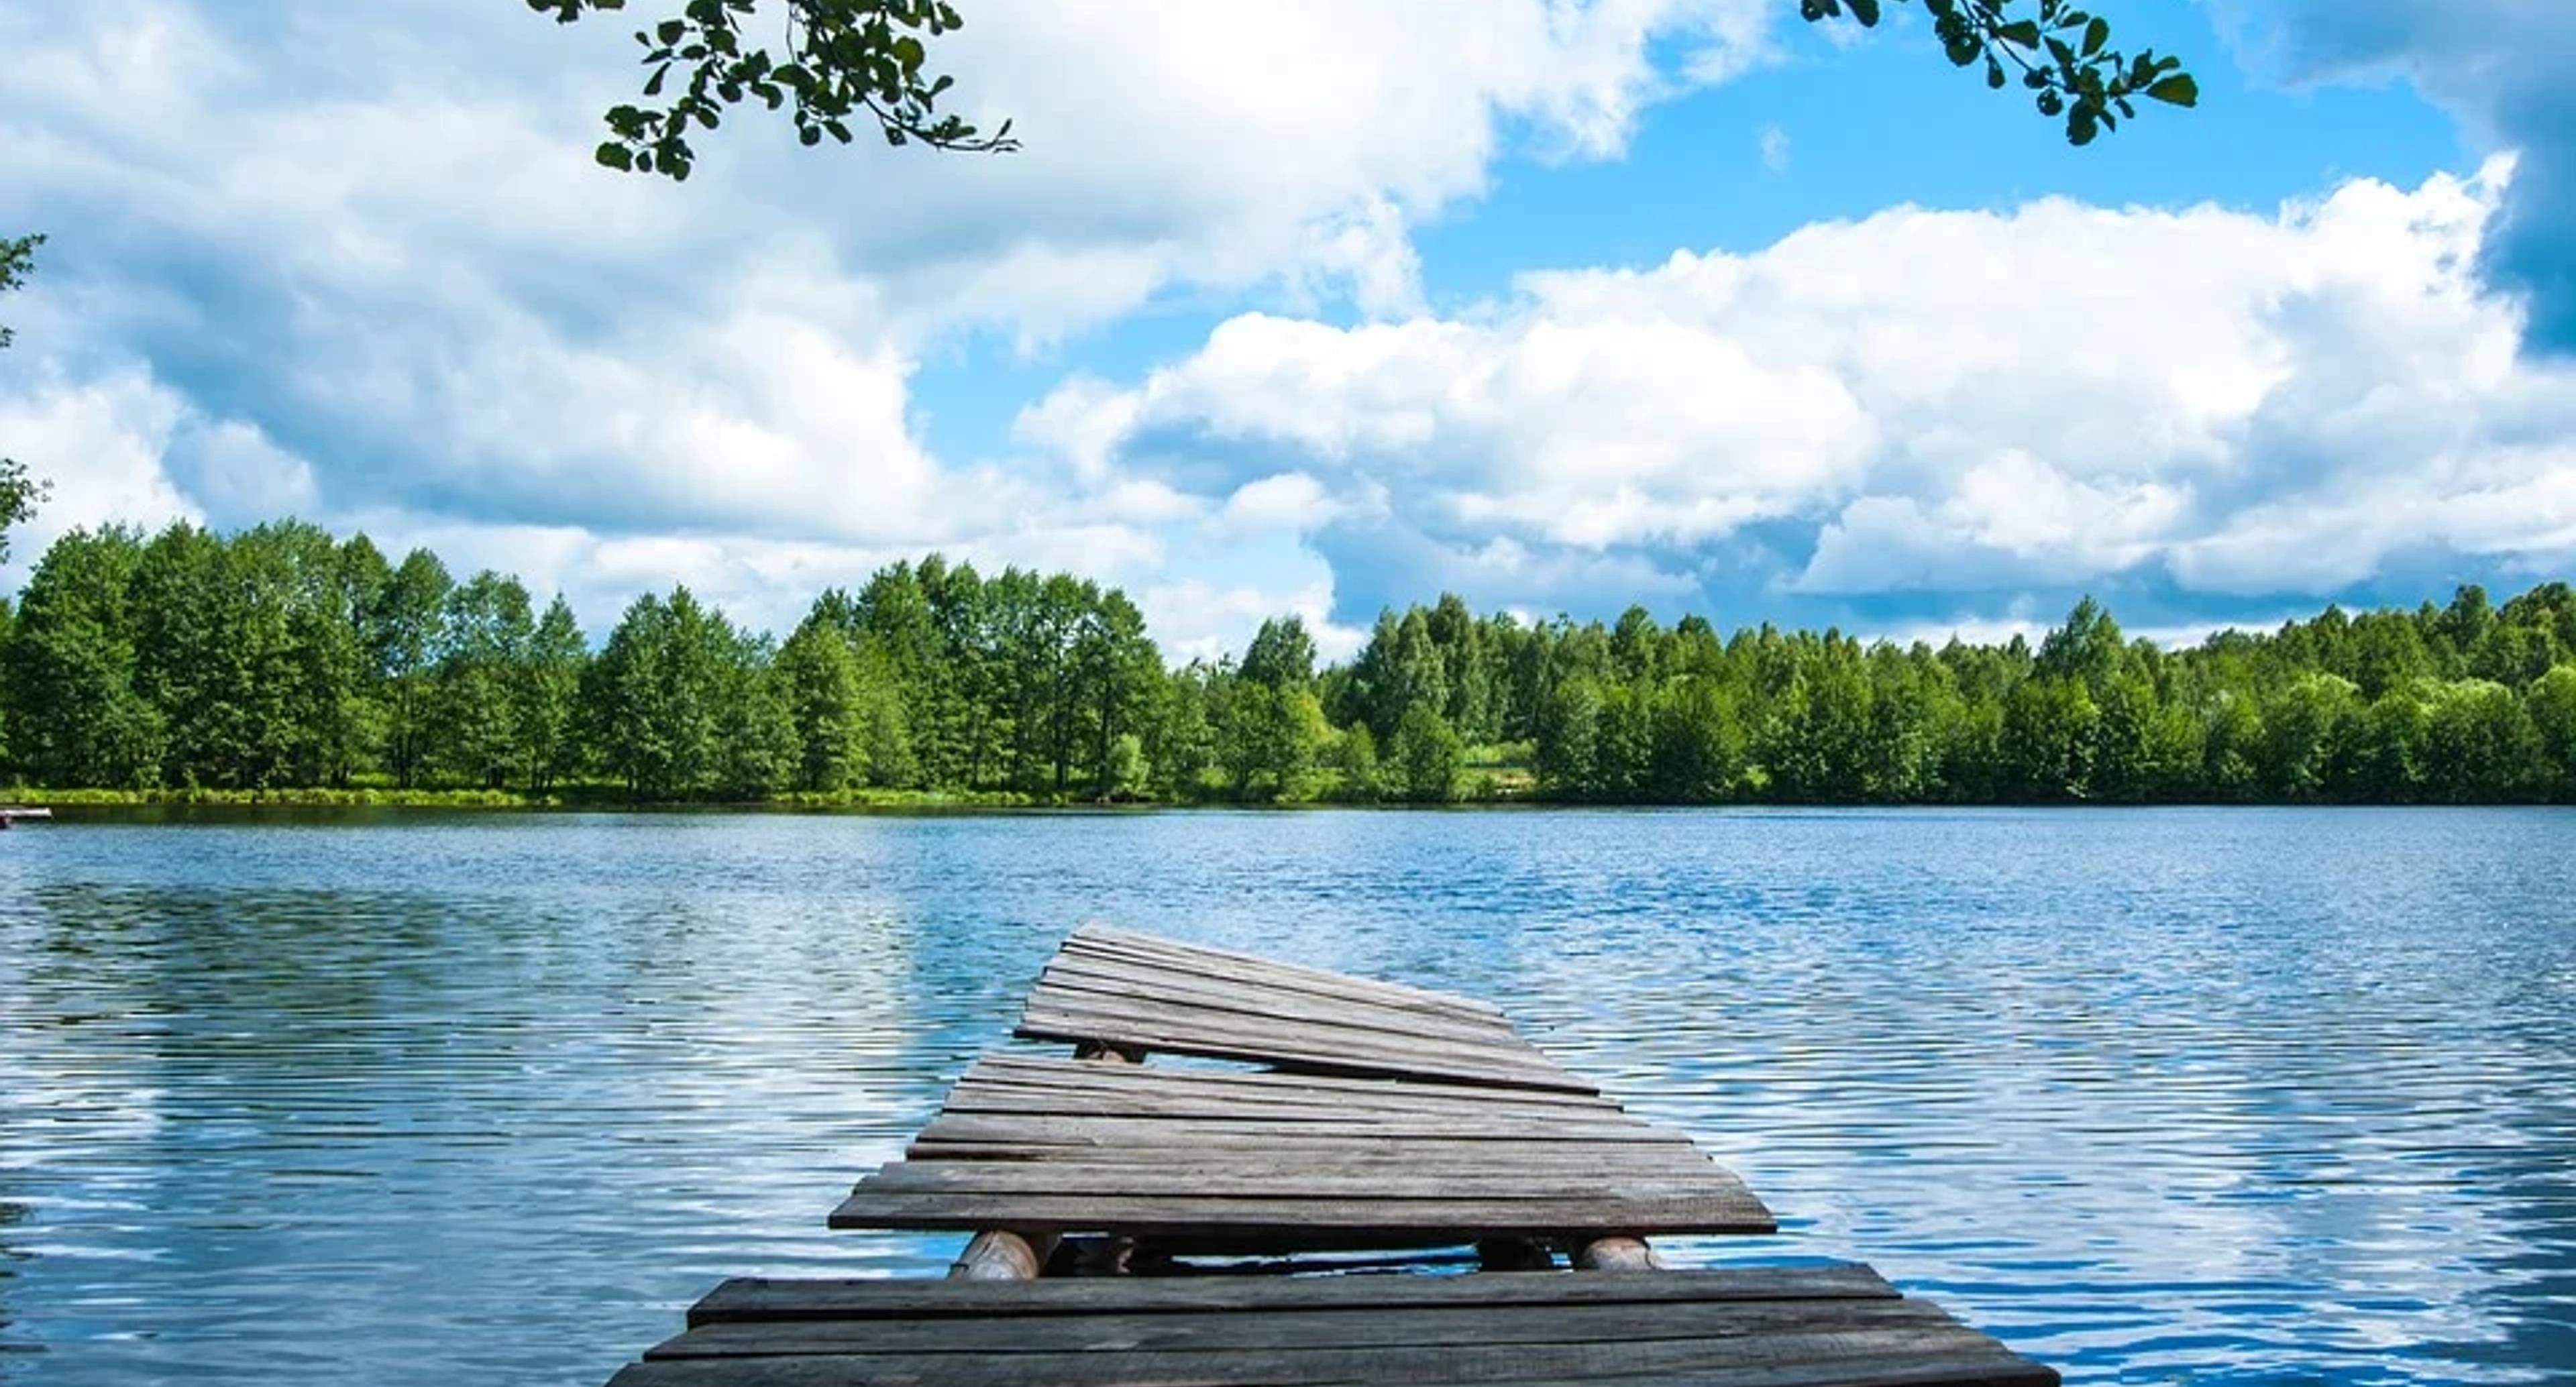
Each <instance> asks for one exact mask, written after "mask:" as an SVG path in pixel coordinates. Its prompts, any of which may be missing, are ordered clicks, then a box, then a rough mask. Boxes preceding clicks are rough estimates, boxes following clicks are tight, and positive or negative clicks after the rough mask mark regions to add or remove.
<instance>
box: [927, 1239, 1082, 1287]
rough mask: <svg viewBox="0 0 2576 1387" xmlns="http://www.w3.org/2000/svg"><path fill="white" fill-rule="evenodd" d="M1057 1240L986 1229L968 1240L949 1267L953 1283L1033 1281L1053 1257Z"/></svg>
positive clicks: (949, 1274) (949, 1275)
mask: <svg viewBox="0 0 2576 1387" xmlns="http://www.w3.org/2000/svg"><path fill="white" fill-rule="evenodd" d="M1058 1241H1060V1239H1059V1238H1058V1236H1057V1235H1056V1234H1053V1233H1041V1234H1039V1235H1038V1236H1037V1237H1035V1238H1029V1237H1024V1236H1022V1235H1020V1234H1018V1233H1011V1232H1005V1231H1004V1230H1002V1229H999V1228H987V1229H985V1230H984V1231H983V1232H981V1233H978V1234H976V1235H975V1236H974V1237H973V1238H972V1239H969V1240H968V1241H967V1244H966V1250H965V1251H963V1252H960V1253H958V1254H957V1260H956V1261H955V1262H952V1263H950V1264H949V1267H948V1277H949V1279H950V1280H952V1281H1035V1280H1037V1279H1038V1273H1039V1272H1040V1271H1043V1270H1045V1268H1046V1264H1047V1258H1049V1257H1052V1256H1054V1255H1055V1245H1056V1243H1057V1242H1058Z"/></svg>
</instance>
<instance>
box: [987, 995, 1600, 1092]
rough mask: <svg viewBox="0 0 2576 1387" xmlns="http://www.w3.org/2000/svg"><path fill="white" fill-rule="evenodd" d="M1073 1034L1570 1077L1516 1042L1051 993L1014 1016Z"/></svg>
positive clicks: (1261, 1055) (1417, 1068)
mask: <svg viewBox="0 0 2576 1387" xmlns="http://www.w3.org/2000/svg"><path fill="white" fill-rule="evenodd" d="M1077 1027H1080V1028H1085V1029H1092V1030H1097V1029H1102V1028H1107V1029H1110V1030H1111V1031H1113V1032H1116V1033H1133V1034H1138V1035H1151V1036H1158V1037H1160V1038H1161V1039H1162V1040H1163V1041H1164V1042H1165V1043H1166V1044H1167V1045H1170V1046H1173V1047H1174V1048H1173V1049H1172V1050H1171V1053H1175V1054H1188V1053H1191V1051H1187V1050H1181V1049H1178V1048H1177V1047H1178V1046H1179V1045H1183V1044H1193V1045H1203V1046H1209V1047H1222V1048H1223V1049H1225V1050H1243V1051H1245V1052H1246V1053H1248V1054H1249V1055H1250V1056H1251V1057H1253V1058H1255V1059H1267V1058H1268V1057H1269V1056H1270V1055H1271V1054H1272V1053H1280V1054H1284V1055H1287V1056H1290V1057H1294V1058H1302V1057H1307V1056H1313V1057H1317V1058H1321V1059H1326V1060H1331V1061H1341V1062H1350V1063H1362V1062H1374V1063H1376V1064H1378V1065H1380V1066H1388V1065H1401V1066H1404V1067H1403V1068H1396V1069H1392V1070H1391V1072H1394V1073H1398V1074H1416V1073H1421V1074H1426V1075H1428V1076H1431V1077H1437V1076H1438V1075H1439V1074H1440V1073H1441V1072H1442V1071H1441V1070H1439V1069H1436V1068H1433V1069H1426V1068H1425V1064H1426V1063H1427V1062H1428V1061H1431V1060H1439V1061H1442V1062H1443V1063H1445V1064H1452V1065H1464V1066H1473V1067H1474V1069H1476V1070H1484V1071H1491V1070H1504V1071H1510V1072H1512V1073H1520V1072H1522V1071H1526V1072H1527V1073H1528V1075H1529V1076H1530V1077H1532V1078H1536V1079H1542V1080H1544V1079H1553V1080H1556V1081H1558V1082H1556V1083H1555V1084H1553V1085H1547V1084H1538V1085H1533V1086H1537V1087H1546V1086H1553V1087H1560V1088H1561V1087H1568V1086H1571V1085H1572V1084H1573V1082H1574V1080H1573V1076H1572V1075H1570V1074H1567V1073H1566V1072H1565V1071H1564V1070H1563V1069H1562V1068H1560V1067H1558V1065H1557V1064H1556V1062H1555V1061H1553V1060H1550V1059H1549V1058H1547V1056H1545V1055H1543V1054H1541V1053H1539V1051H1538V1050H1537V1049H1536V1048H1535V1047H1534V1046H1532V1045H1530V1044H1529V1043H1528V1042H1527V1041H1524V1040H1521V1039H1519V1038H1517V1037H1497V1038H1491V1039H1484V1040H1453V1039H1448V1038H1445V1037H1432V1036H1418V1035H1401V1034H1397V1033H1395V1032H1391V1031H1378V1030H1371V1029H1368V1028H1366V1027H1362V1026H1347V1025H1339V1024H1335V1023H1331V1022H1322V1021H1298V1020H1287V1019H1281V1018H1276V1017H1269V1016H1262V1015H1257V1014H1254V1013H1250V1012H1240V1011H1219V1010H1216V1009H1213V1008H1208V1007H1200V1006H1193V1005H1189V1004H1186V1003H1177V1002H1174V1003H1166V1002H1156V1001H1153V1000H1150V999H1146V998H1131V997H1112V996H1108V995H1105V994H1099V993H1078V992H1071V991H1067V990H1065V989H1063V988H1056V987H1040V988H1038V989H1037V990H1036V991H1034V992H1032V993H1030V994H1029V998H1028V1002H1027V1004H1026V1005H1025V1006H1024V1007H1022V1009H1021V1020H1020V1029H1021V1031H1022V1032H1023V1033H1026V1032H1029V1031H1031V1030H1034V1029H1039V1028H1045V1029H1046V1030H1047V1031H1048V1033H1049V1034H1048V1035H1047V1037H1046V1038H1050V1039H1053V1038H1060V1037H1061V1035H1062V1033H1063V1032H1065V1031H1067V1030H1069V1029H1073V1028H1077ZM1208 1053H1211V1054H1213V1053H1217V1050H1216V1049H1214V1048H1211V1049H1210V1050H1209V1051H1208ZM1579 1091H1582V1092H1590V1091H1591V1088H1590V1086H1589V1085H1584V1086H1582V1087H1581V1089H1580V1090H1579Z"/></svg>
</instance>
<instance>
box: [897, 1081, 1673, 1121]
mask: <svg viewBox="0 0 2576 1387" xmlns="http://www.w3.org/2000/svg"><path fill="white" fill-rule="evenodd" d="M1507 1091H1508V1090H1503V1089H1496V1090H1494V1092H1497V1093H1501V1092H1507ZM940 1109H941V1111H943V1112H951V1113H1021V1114H1026V1115H1030V1116H1057V1117H1141V1118H1155V1119H1159V1120H1163V1121H1191V1120H1229V1121H1247V1122H1346V1121H1350V1120H1352V1119H1354V1118H1378V1119H1387V1118H1398V1117H1403V1116H1406V1115H1414V1116H1420V1117H1432V1118H1451V1119H1476V1118H1483V1119H1486V1120H1491V1121H1513V1122H1533V1123H1544V1122H1550V1121H1556V1120H1569V1119H1571V1120H1591V1121H1634V1120H1635V1119H1632V1118H1628V1117H1626V1115H1625V1114H1623V1113H1621V1112H1620V1111H1619V1110H1618V1109H1616V1108H1596V1109H1569V1108H1553V1109H1551V1108H1541V1107H1525V1106H1519V1105H1515V1104H1510V1103H1449V1102H1441V1103H1429V1102H1426V1103H1406V1102H1404V1101H1403V1100H1401V1099H1398V1098H1363V1097H1358V1096H1354V1095H1342V1094H1330V1095H1323V1094H1319V1095H1317V1096H1316V1097H1314V1098H1310V1099H1304V1100H1300V1099H1297V1098H1295V1097H1293V1096H1291V1095H1288V1094H1265V1093H1256V1094H1251V1095H1249V1096H1243V1095H1238V1094H1230V1093H1222V1092H1213V1093H1212V1092H1208V1091H1200V1092H1197V1093H1173V1092H1170V1091H1168V1090H1152V1089H1142V1088H1139V1089H1132V1090H1129V1091H1127V1092H1124V1093H1121V1092H1118V1091H1116V1090H1114V1089H1078V1088H1068V1087H1063V1086H1060V1085H1056V1084H1012V1083H961V1084H959V1085H958V1086H957V1087H955V1088H953V1089H951V1090H949V1093H948V1097H947V1099H946V1100H945V1101H944V1102H942V1103H941V1104H940ZM1637 1125H1639V1126H1643V1125H1645V1124H1644V1123H1638V1124H1637Z"/></svg>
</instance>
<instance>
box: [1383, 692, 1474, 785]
mask: <svg viewBox="0 0 2576 1387" xmlns="http://www.w3.org/2000/svg"><path fill="white" fill-rule="evenodd" d="M1466 756H1467V749H1466V747H1465V745H1464V744H1462V743H1461V742H1460V741H1459V740H1458V733H1457V731H1456V730H1455V729H1453V728H1451V727H1450V726H1449V720H1448V719H1447V718H1444V717H1442V716H1441V715H1440V710H1439V709H1437V708H1434V707H1432V706H1431V705H1430V704H1428V703H1417V704H1415V705H1413V706H1412V707H1411V708H1408V709H1406V710H1405V712H1404V716H1403V717H1401V718H1399V719H1397V720H1396V724H1395V740H1394V741H1393V742H1390V743H1388V744H1387V760H1388V762H1389V764H1390V765H1391V766H1392V767H1393V768H1394V771H1395V783H1396V786H1397V788H1398V789H1399V790H1401V791H1402V793H1403V795H1404V797H1405V798H1406V799H1408V800H1411V801H1413V802H1414V803H1416V804H1444V803H1447V802H1448V801H1450V800H1453V799H1456V798H1457V797H1458V776H1459V773H1460V772H1461V771H1462V770H1463V769H1464V768H1465V764H1466Z"/></svg>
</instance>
